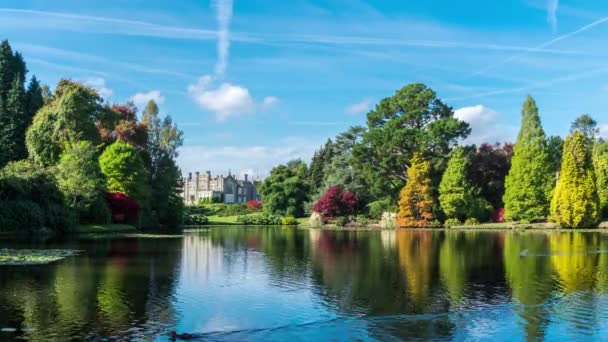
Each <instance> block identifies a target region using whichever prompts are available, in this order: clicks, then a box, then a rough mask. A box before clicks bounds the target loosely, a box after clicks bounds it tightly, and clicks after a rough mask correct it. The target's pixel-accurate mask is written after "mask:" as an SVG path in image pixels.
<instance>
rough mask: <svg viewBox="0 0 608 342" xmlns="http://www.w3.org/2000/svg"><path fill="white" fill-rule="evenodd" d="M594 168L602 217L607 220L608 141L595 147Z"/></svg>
mask: <svg viewBox="0 0 608 342" xmlns="http://www.w3.org/2000/svg"><path fill="white" fill-rule="evenodd" d="M593 168H594V170H595V184H596V186H595V188H596V189H597V192H598V196H599V199H600V208H601V212H602V217H603V218H606V217H608V141H599V142H598V143H596V144H595V145H594V146H593Z"/></svg>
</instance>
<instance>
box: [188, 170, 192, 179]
mask: <svg viewBox="0 0 608 342" xmlns="http://www.w3.org/2000/svg"><path fill="white" fill-rule="evenodd" d="M188 180H192V172H189V173H188Z"/></svg>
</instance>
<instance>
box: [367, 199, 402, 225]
mask: <svg viewBox="0 0 608 342" xmlns="http://www.w3.org/2000/svg"><path fill="white" fill-rule="evenodd" d="M397 209H398V208H397V206H396V205H395V204H394V203H393V202H392V201H391V200H390V199H389V198H385V199H381V200H378V201H375V202H372V203H370V204H368V205H367V215H368V216H369V217H370V218H372V219H375V220H380V219H382V215H383V214H384V213H386V212H392V213H394V212H397Z"/></svg>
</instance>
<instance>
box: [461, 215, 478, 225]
mask: <svg viewBox="0 0 608 342" xmlns="http://www.w3.org/2000/svg"><path fill="white" fill-rule="evenodd" d="M464 225H465V226H478V225H479V220H478V219H476V218H474V217H471V218H468V219H467V220H466V221H464Z"/></svg>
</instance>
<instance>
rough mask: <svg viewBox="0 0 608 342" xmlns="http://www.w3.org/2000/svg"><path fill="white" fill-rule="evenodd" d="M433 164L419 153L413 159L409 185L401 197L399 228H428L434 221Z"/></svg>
mask: <svg viewBox="0 0 608 342" xmlns="http://www.w3.org/2000/svg"><path fill="white" fill-rule="evenodd" d="M430 173H431V163H429V162H428V161H425V160H424V159H422V156H421V155H420V154H419V153H416V154H415V155H414V157H413V158H412V165H411V166H410V168H409V169H408V170H407V183H406V184H405V186H404V187H403V189H401V193H400V195H399V212H398V213H397V225H398V226H399V227H426V226H428V225H429V224H430V223H431V220H432V219H433V197H432V196H431V175H430Z"/></svg>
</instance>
